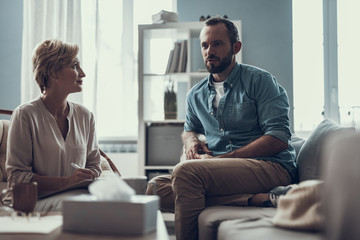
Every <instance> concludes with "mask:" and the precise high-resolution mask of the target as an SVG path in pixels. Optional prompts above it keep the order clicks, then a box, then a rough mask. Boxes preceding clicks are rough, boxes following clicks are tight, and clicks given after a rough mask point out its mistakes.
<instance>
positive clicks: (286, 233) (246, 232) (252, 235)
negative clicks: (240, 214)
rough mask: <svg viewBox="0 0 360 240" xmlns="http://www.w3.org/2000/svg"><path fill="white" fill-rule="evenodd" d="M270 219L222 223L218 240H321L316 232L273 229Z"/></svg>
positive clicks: (321, 237)
mask: <svg viewBox="0 0 360 240" xmlns="http://www.w3.org/2000/svg"><path fill="white" fill-rule="evenodd" d="M271 220H272V218H271V217H266V216H263V217H258V218H253V219H236V220H228V221H224V222H222V223H221V224H220V226H219V230H218V237H217V239H218V240H238V239H241V240H254V239H276V240H289V239H294V240H295V239H302V240H305V239H306V240H322V239H324V238H323V236H322V234H321V233H319V232H317V233H313V232H305V231H293V230H288V229H282V228H277V227H274V226H273V224H272V222H271Z"/></svg>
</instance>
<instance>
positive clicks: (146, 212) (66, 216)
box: [62, 194, 159, 235]
mask: <svg viewBox="0 0 360 240" xmlns="http://www.w3.org/2000/svg"><path fill="white" fill-rule="evenodd" d="M158 208H159V197H158V196H146V195H134V196H132V197H131V200H130V202H120V201H99V200H96V198H95V197H94V196H92V195H90V194H83V195H78V196H73V197H69V198H67V199H65V200H64V201H63V210H62V213H63V231H69V232H79V233H100V234H120V235H143V234H146V233H149V232H151V231H154V230H155V229H156V221H157V210H158Z"/></svg>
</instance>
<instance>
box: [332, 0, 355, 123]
mask: <svg viewBox="0 0 360 240" xmlns="http://www.w3.org/2000/svg"><path fill="white" fill-rule="evenodd" d="M359 11H360V2H359V1H358V0H341V1H337V19H338V21H337V30H338V79H339V80H338V84H339V86H338V87H339V111H340V122H341V124H343V125H346V126H355V127H357V128H359V127H360V98H359V91H360V75H359V74H358V73H357V69H358V67H359V56H360V44H359V43H360V31H359V30H358V28H359V26H358V25H359V22H360V15H359Z"/></svg>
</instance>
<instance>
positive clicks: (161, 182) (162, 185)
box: [146, 175, 171, 195]
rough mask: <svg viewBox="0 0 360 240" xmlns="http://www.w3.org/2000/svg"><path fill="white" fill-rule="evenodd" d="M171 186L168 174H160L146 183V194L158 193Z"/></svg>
mask: <svg viewBox="0 0 360 240" xmlns="http://www.w3.org/2000/svg"><path fill="white" fill-rule="evenodd" d="M169 187H170V188H171V179H170V175H160V176H156V177H154V178H152V179H151V180H150V181H149V182H148V185H147V189H146V195H159V193H161V192H162V191H164V190H167V189H168V188H169Z"/></svg>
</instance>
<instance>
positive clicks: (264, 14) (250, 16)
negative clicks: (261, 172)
mask: <svg viewBox="0 0 360 240" xmlns="http://www.w3.org/2000/svg"><path fill="white" fill-rule="evenodd" d="M177 10H178V13H179V21H198V20H199V17H200V16H201V15H204V16H207V15H210V16H215V15H219V16H223V15H225V14H226V15H227V16H228V17H229V19H234V20H241V21H242V37H241V40H242V43H243V48H242V50H241V51H242V60H243V62H244V63H246V64H251V65H255V66H258V67H261V68H263V69H266V70H268V71H269V72H271V73H272V74H273V75H274V76H275V77H276V79H277V80H278V82H279V83H280V84H281V85H282V86H283V87H284V88H285V89H286V91H287V93H288V96H289V100H290V106H291V112H290V121H291V126H293V70H292V4H291V1H290V0H271V1H269V0H222V1H216V0H196V1H194V0H178V3H177ZM199 54H200V52H199Z"/></svg>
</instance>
